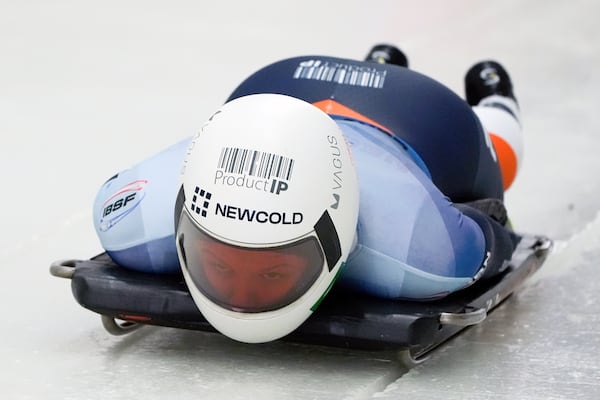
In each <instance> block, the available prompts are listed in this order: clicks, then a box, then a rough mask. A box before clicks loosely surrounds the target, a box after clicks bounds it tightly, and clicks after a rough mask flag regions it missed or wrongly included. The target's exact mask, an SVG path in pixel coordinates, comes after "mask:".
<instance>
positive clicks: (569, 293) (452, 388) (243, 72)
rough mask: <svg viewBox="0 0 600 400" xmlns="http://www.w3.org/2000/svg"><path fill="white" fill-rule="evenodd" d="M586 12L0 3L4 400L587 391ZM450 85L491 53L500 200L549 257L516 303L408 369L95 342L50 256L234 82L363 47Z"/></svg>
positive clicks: (594, 228)
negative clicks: (500, 153) (98, 203)
mask: <svg viewBox="0 0 600 400" xmlns="http://www.w3.org/2000/svg"><path fill="white" fill-rule="evenodd" d="M599 17H600V3H598V2H595V1H593V0H588V1H585V0H576V1H569V2H567V1H564V2H563V1H552V0H550V1H542V0H532V1H527V2H525V1H516V0H507V1H496V2H483V1H474V0H473V1H466V0H461V1H442V0H439V1H421V2H417V1H410V2H409V1H393V0H387V1H384V0H373V1H358V0H347V1H341V0H330V1H327V0H323V1H316V0H305V1H296V2H286V1H275V0H272V1H267V0H254V1H249V2H244V1H220V2H219V1H214V2H208V1H199V0H197V1H191V0H190V1H177V0H175V1H163V2H161V1H152V0H147V1H127V0H121V1H115V0H106V1H89V0H81V1H68V0H55V1H42V0H40V1H35V0H20V1H9V0H0V173H1V175H0V177H1V181H0V184H1V185H2V186H1V187H2V191H1V196H0V198H1V203H0V221H1V222H2V223H1V225H0V235H1V239H2V240H1V245H0V260H2V261H0V271H1V273H2V283H1V286H0V310H1V312H2V315H1V318H0V335H1V336H0V338H1V341H0V399H132V398H140V399H145V400H151V399H170V398H173V399H182V400H183V399H255V398H256V399H259V398H260V399H370V398H379V399H405V398H411V399H438V398H445V399H475V398H477V399H515V398H519V399H596V398H598V397H597V396H598V391H599V389H600V358H599V357H600V318H599V317H598V305H599V302H598V296H599V288H600V284H598V283H597V282H598V280H599V279H600V269H599V268H598V261H599V259H600V246H599V245H600V217H599V216H598V210H599V208H600V207H599V205H600V179H599V178H598V173H599V172H600V158H599V157H598V153H599V151H600V117H599V115H600V78H599V76H600V75H599V73H598V69H599V68H600V50H599V49H600V28H599V25H598V22H597V21H598V18H599ZM379 42H387V43H392V44H395V45H397V46H399V47H400V48H402V49H403V50H404V51H405V52H406V54H407V55H408V57H409V60H410V63H411V67H412V68H413V69H415V70H417V71H420V72H423V73H425V74H428V75H430V76H432V77H434V78H436V79H438V80H440V81H441V82H443V83H444V84H446V85H447V86H449V87H450V88H452V89H454V90H456V91H457V92H458V93H460V94H462V93H463V86H462V85H463V84H462V79H463V76H464V73H465V72H466V70H467V69H468V68H469V67H470V66H471V65H472V64H473V63H475V62H477V61H479V60H481V59H485V58H494V59H497V60H499V61H500V62H502V63H503V64H504V65H505V66H506V67H507V68H508V70H509V72H510V74H511V75H512V77H513V80H514V83H515V90H516V94H517V96H518V99H519V102H520V106H521V110H522V116H523V126H524V130H525V135H526V137H525V145H526V147H525V162H524V164H523V167H522V170H521V173H520V175H519V177H518V178H517V181H516V183H515V185H514V186H513V187H512V188H511V189H510V191H509V193H508V194H507V199H506V200H507V204H508V208H509V211H510V213H511V215H512V220H513V222H514V224H515V226H516V228H517V229H518V230H520V231H523V232H531V233H544V234H547V235H549V236H551V237H552V238H554V239H555V240H556V250H555V252H554V253H553V254H552V255H551V257H550V259H549V260H548V262H547V264H546V265H545V266H544V267H543V269H542V271H540V273H539V274H538V275H537V276H536V277H535V279H533V280H532V282H531V283H530V284H529V285H527V287H525V288H524V290H522V291H521V292H520V293H519V294H517V295H515V296H513V297H512V298H511V299H510V300H509V301H508V302H506V303H505V304H503V305H502V306H501V308H499V309H497V310H496V311H495V312H494V313H492V314H491V315H490V317H489V318H488V319H487V320H486V321H485V322H484V323H482V324H481V326H478V327H476V328H473V329H469V330H467V331H466V332H465V333H464V334H463V335H461V336H459V337H458V338H456V339H455V340H452V341H451V342H449V343H448V344H447V345H446V346H444V347H442V348H441V349H440V350H439V351H437V352H436V353H434V354H433V356H432V358H431V359H429V360H428V361H427V362H425V363H424V364H422V365H420V366H419V367H417V368H415V369H412V370H411V371H410V372H408V373H406V374H405V371H404V370H403V369H402V368H401V367H400V366H399V364H398V363H397V362H396V360H395V359H394V358H393V356H391V355H389V356H387V355H386V356H385V357H384V356H382V355H381V354H379V353H365V352H356V351H342V350H339V349H330V348H323V347H315V346H312V347H311V346H302V345H294V344H289V343H282V342H276V343H271V344H265V345H244V344H239V343H236V342H233V341H231V340H229V339H227V338H224V337H222V336H219V335H214V334H205V333H200V332H190V331H182V330H175V329H168V328H158V327H147V328H144V329H142V330H139V331H137V332H136V333H133V334H131V335H130V336H127V337H114V336H110V335H109V334H108V333H107V332H105V331H104V330H103V328H102V326H101V324H100V319H99V317H98V316H97V315H95V314H93V313H91V312H89V311H87V310H85V309H83V308H82V307H80V306H79V305H77V303H76V302H75V300H74V299H73V297H72V295H71V292H70V286H69V282H68V281H66V280H62V279H58V278H55V277H51V276H50V274H49V273H48V267H49V265H50V263H51V262H52V261H54V260H56V259H61V258H88V257H90V256H92V255H94V254H96V253H98V252H100V251H101V247H100V245H99V243H98V241H97V239H96V236H95V234H94V231H93V226H92V220H91V205H92V201H93V197H94V195H95V193H96V191H97V189H98V188H99V186H100V185H101V184H102V183H103V182H104V180H106V179H107V178H108V177H109V176H111V175H112V174H113V173H115V172H117V171H119V170H122V169H125V168H127V167H128V166H130V165H132V164H133V163H135V162H137V161H140V160H142V159H144V158H146V157H148V156H150V155H152V154H154V153H156V152H158V151H159V150H161V149H163V148H164V147H166V146H167V145H169V144H171V143H175V142H176V141H178V140H179V139H181V138H184V137H186V136H189V135H192V134H194V133H195V132H196V130H197V129H198V128H199V127H200V126H201V124H202V123H203V122H204V120H206V119H207V118H208V116H210V114H211V112H212V111H214V110H215V109H216V108H217V107H218V106H219V105H220V104H221V103H222V102H223V101H224V100H225V98H226V97H227V96H228V94H229V93H230V92H231V91H232V90H233V89H234V88H235V86H236V85H237V84H238V83H239V82H241V80H242V79H244V78H245V77H246V76H248V75H249V74H251V73H252V72H254V71H255V70H256V69H258V68H260V67H261V66H264V65H266V64H268V63H270V62H273V61H276V60H279V59H282V58H285V57H291V56H297V55H306V54H323V55H331V56H339V57H348V58H359V59H360V58H363V57H364V56H365V54H366V52H367V51H368V50H369V48H370V47H371V46H372V45H373V44H376V43H379Z"/></svg>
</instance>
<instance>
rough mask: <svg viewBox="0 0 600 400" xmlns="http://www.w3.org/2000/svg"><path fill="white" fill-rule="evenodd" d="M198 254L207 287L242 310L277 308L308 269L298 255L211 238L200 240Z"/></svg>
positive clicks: (303, 259)
mask: <svg viewBox="0 0 600 400" xmlns="http://www.w3.org/2000/svg"><path fill="white" fill-rule="evenodd" d="M196 250H197V252H196V256H197V258H198V265H199V267H200V268H201V269H202V270H203V272H204V276H205V277H206V280H207V283H208V284H209V285H210V287H212V289H213V290H214V291H215V292H216V293H218V295H219V297H220V298H221V299H222V300H223V301H224V302H226V303H228V304H229V305H231V306H232V307H234V308H239V309H255V308H264V307H270V306H272V305H273V304H277V303H278V302H280V301H281V300H282V299H283V298H285V297H286V296H287V295H288V294H289V293H290V292H291V291H292V290H293V289H294V288H296V287H297V285H298V283H299V281H300V280H301V279H302V277H303V276H304V274H306V272H307V269H308V262H307V260H306V258H305V257H301V256H300V255H297V254H293V253H289V252H284V251H277V250H273V251H269V250H261V251H257V250H248V249H242V248H237V247H232V246H228V245H225V244H222V243H219V242H216V241H213V240H210V239H208V238H206V239H198V240H197V242H196Z"/></svg>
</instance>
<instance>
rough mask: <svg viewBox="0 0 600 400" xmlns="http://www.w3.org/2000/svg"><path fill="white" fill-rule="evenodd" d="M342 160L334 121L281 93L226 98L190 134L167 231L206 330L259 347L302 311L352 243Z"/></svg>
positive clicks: (354, 210) (315, 300) (352, 194)
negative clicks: (171, 230) (172, 237)
mask: <svg viewBox="0 0 600 400" xmlns="http://www.w3.org/2000/svg"><path fill="white" fill-rule="evenodd" d="M352 163H353V161H352V159H351V157H350V151H349V149H348V145H347V143H346V141H345V139H344V136H343V135H342V132H341V130H340V128H339V127H338V126H337V124H336V123H335V122H334V121H333V120H332V119H331V118H330V117H329V116H328V115H327V114H325V113H324V112H322V111H321V110H319V109H318V108H316V107H314V106H313V105H311V104H309V103H307V102H305V101H302V100H299V99H296V98H293V97H289V96H284V95H278V94H256V95H250V96H245V97H241V98H238V99H235V100H233V101H231V102H229V103H226V104H225V105H224V106H223V107H222V108H221V109H220V110H219V111H217V112H216V113H215V114H214V115H213V116H212V117H211V118H210V119H209V121H208V122H207V123H206V124H205V125H204V126H203V127H202V129H201V131H200V133H198V135H197V136H196V137H195V138H194V140H193V141H192V143H191V145H190V148H189V151H188V155H187V157H186V160H185V162H184V165H183V170H182V187H181V189H180V192H179V196H178V201H177V204H178V206H177V207H176V211H175V220H176V227H175V228H176V240H177V250H178V254H179V260H180V264H181V267H182V271H183V275H184V278H185V281H186V283H187V285H188V288H189V290H190V293H191V295H192V297H193V299H194V302H195V303H196V305H197V306H198V308H199V309H200V311H201V312H202V314H203V315H204V317H205V318H206V319H207V320H208V322H210V323H211V325H212V326H213V327H214V328H216V329H217V330H219V331H220V332H221V333H223V334H225V335H227V336H229V337H231V338H233V339H236V340H239V341H242V342H248V343H259V342H267V341H271V340H275V339H278V338H280V337H282V336H284V335H287V334H288V333H290V332H292V331H293V330H294V329H296V328H297V327H298V326H299V325H301V324H302V322H304V321H305V320H306V319H307V318H308V317H309V316H310V315H311V313H312V311H314V310H315V308H316V307H317V306H318V305H319V303H320V302H321V300H322V299H323V297H324V296H325V294H326V293H327V292H328V291H329V289H330V288H331V285H332V284H333V282H334V281H335V279H336V277H337V275H338V273H339V272H340V268H341V267H342V265H343V264H344V262H345V261H346V258H347V257H348V253H349V252H350V250H351V246H352V242H353V240H354V235H355V232H356V223H357V218H358V184H357V178H356V172H355V170H354V166H353V164H352Z"/></svg>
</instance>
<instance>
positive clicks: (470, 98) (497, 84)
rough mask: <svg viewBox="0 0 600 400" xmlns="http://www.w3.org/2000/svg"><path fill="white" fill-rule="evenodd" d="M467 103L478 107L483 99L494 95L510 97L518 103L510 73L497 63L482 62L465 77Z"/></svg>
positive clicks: (473, 67)
mask: <svg viewBox="0 0 600 400" xmlns="http://www.w3.org/2000/svg"><path fill="white" fill-rule="evenodd" d="M465 94H466V97H467V103H469V105H471V106H475V105H478V104H479V103H480V102H481V100H482V99H484V98H486V97H490V96H493V95H498V96H504V97H509V98H511V99H512V100H514V102H515V103H516V102H517V99H516V97H515V94H514V92H513V85H512V82H511V80H510V76H509V75H508V72H506V70H505V69H504V67H503V66H502V65H500V63H498V62H496V61H491V60H490V61H482V62H479V63H477V64H475V65H474V66H472V67H471V69H469V71H468V72H467V74H466V75H465Z"/></svg>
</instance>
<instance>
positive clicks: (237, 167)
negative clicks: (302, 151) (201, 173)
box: [217, 147, 294, 181]
mask: <svg viewBox="0 0 600 400" xmlns="http://www.w3.org/2000/svg"><path fill="white" fill-rule="evenodd" d="M217 168H218V169H220V170H223V171H224V172H225V173H228V174H240V175H244V174H245V175H249V176H255V177H260V178H263V179H270V178H273V177H274V178H278V179H282V180H287V181H289V180H290V178H291V177H292V170H293V169H294V160H293V159H291V158H289V157H284V156H280V155H277V154H272V153H266V152H263V151H258V150H249V149H241V148H238V147H224V148H223V149H222V150H221V155H220V156H219V163H218V166H217Z"/></svg>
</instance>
